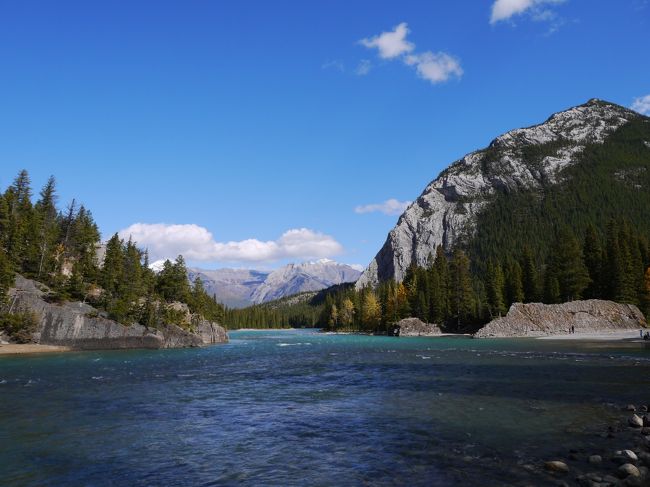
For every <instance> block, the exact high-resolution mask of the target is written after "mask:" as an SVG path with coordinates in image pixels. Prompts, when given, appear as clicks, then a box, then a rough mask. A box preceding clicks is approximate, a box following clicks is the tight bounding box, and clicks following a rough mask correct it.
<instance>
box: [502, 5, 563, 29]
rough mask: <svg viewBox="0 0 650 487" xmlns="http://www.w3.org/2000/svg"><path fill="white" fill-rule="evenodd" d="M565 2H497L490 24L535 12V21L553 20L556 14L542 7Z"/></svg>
mask: <svg viewBox="0 0 650 487" xmlns="http://www.w3.org/2000/svg"><path fill="white" fill-rule="evenodd" d="M564 1H565V0H496V1H495V2H494V3H493V4H492V14H491V15H490V23H491V24H496V23H497V22H500V21H503V20H508V19H510V18H512V17H514V16H516V15H522V14H523V13H525V12H529V11H530V12H533V14H534V17H535V20H551V19H552V18H554V17H555V15H554V13H553V12H552V11H550V10H548V9H544V8H543V7H542V5H545V4H554V3H555V4H557V3H563V2H564Z"/></svg>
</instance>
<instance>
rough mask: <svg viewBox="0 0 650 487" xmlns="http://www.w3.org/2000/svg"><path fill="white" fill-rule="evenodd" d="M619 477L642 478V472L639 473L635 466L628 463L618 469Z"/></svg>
mask: <svg viewBox="0 0 650 487" xmlns="http://www.w3.org/2000/svg"><path fill="white" fill-rule="evenodd" d="M618 475H619V477H621V478H626V477H630V476H632V477H640V476H641V472H639V469H638V468H636V467H635V466H634V465H632V464H631V463H626V464H624V465H621V466H620V467H618Z"/></svg>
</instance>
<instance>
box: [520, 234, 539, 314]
mask: <svg viewBox="0 0 650 487" xmlns="http://www.w3.org/2000/svg"><path fill="white" fill-rule="evenodd" d="M521 280H522V285H523V291H524V302H525V303H533V302H535V301H538V300H539V299H540V283H539V274H538V272H537V265H536V263H535V257H534V256H533V251H532V250H531V248H530V247H529V246H528V245H526V246H524V250H523V252H522V256H521Z"/></svg>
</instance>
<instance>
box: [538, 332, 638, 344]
mask: <svg viewBox="0 0 650 487" xmlns="http://www.w3.org/2000/svg"><path fill="white" fill-rule="evenodd" d="M643 331H644V333H645V331H646V330H643ZM537 340H584V341H612V342H615V341H622V340H624V341H635V342H639V343H649V342H648V341H644V340H643V338H641V337H640V336H639V330H633V331H630V330H625V331H606V332H591V333H564V334H557V335H547V336H541V337H537Z"/></svg>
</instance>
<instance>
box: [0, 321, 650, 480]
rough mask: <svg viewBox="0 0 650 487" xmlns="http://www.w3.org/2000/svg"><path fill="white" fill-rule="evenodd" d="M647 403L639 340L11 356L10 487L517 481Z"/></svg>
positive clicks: (345, 339)
mask: <svg viewBox="0 0 650 487" xmlns="http://www.w3.org/2000/svg"><path fill="white" fill-rule="evenodd" d="M642 396H645V397H642ZM648 396H650V350H648V349H645V348H643V345H630V346H624V345H620V346H618V347H616V348H608V347H607V346H604V345H602V344H593V345H589V344H586V345H584V344H583V345H577V344H575V343H569V342H561V343H560V342H547V341H540V340H471V339H467V338H389V337H372V336H353V335H326V334H321V333H317V332H316V331H314V330H302V331H266V332H260V331H251V332H247V331H241V332H233V333H231V343H229V344H228V345H223V346H214V347H210V348H204V349H187V350H164V351H113V352H83V353H64V354H55V355H40V356H29V357H1V358H0V483H1V484H2V485H8V486H23V485H39V486H40V485H45V486H50V485H51V486H60V485H89V486H105V485H115V486H123V485H124V486H131V485H135V486H139V485H161V486H176V485H251V486H252V485H255V486H257V485H281V486H290V485H323V486H328V485H336V486H339V485H520V482H526V481H527V480H528V477H527V475H529V474H528V473H527V471H526V470H525V469H524V468H522V465H523V464H527V463H532V464H536V463H538V462H539V461H541V460H545V459H548V458H550V457H555V456H558V455H566V453H567V449H568V448H569V447H574V446H575V447H576V448H586V449H587V450H589V451H597V450H598V449H599V448H604V447H605V445H604V443H603V442H605V441H606V440H605V439H603V438H601V436H600V434H601V433H602V432H603V431H604V430H605V429H606V427H607V425H608V424H610V423H611V421H613V420H614V419H615V418H618V417H620V414H621V413H620V409H619V408H620V406H621V405H622V404H627V403H628V402H632V403H639V401H642V400H645V401H650V397H648ZM537 480H538V483H543V479H537Z"/></svg>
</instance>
